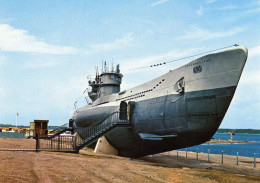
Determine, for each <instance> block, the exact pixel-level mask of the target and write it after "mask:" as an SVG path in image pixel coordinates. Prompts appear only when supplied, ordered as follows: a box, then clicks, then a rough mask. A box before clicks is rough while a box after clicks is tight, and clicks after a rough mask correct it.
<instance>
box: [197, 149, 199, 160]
mask: <svg viewBox="0 0 260 183" xmlns="http://www.w3.org/2000/svg"><path fill="white" fill-rule="evenodd" d="M198 152H199V148H197V160H198V159H199V156H198Z"/></svg>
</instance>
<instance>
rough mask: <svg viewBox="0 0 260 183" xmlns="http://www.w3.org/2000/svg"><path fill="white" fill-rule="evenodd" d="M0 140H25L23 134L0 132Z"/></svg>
mask: <svg viewBox="0 0 260 183" xmlns="http://www.w3.org/2000/svg"><path fill="white" fill-rule="evenodd" d="M0 138H17V139H23V138H25V133H18V132H0Z"/></svg>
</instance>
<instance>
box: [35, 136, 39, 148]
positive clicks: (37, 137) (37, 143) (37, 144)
mask: <svg viewBox="0 0 260 183" xmlns="http://www.w3.org/2000/svg"><path fill="white" fill-rule="evenodd" d="M35 138H36V149H35V150H36V152H39V135H38V134H36V137H35Z"/></svg>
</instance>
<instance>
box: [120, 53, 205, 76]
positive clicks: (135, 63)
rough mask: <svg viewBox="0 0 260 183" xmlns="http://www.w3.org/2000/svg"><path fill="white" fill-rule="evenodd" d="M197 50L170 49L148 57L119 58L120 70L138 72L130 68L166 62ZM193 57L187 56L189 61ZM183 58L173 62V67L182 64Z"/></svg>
mask: <svg viewBox="0 0 260 183" xmlns="http://www.w3.org/2000/svg"><path fill="white" fill-rule="evenodd" d="M198 50H201V49H186V50H185V51H183V50H177V49H175V50H171V51H169V52H167V53H163V54H159V55H154V56H148V57H143V58H134V59H123V60H121V62H122V70H123V71H122V72H124V73H130V72H139V71H140V70H132V69H134V68H140V67H146V66H147V67H148V66H150V65H153V64H158V63H163V62H168V61H171V60H174V59H179V58H183V57H186V56H190V55H192V54H194V53H195V52H198ZM192 59H194V58H189V59H188V60H189V61H191V60H192ZM184 61H185V59H184V60H182V61H180V62H175V63H176V65H175V67H178V66H181V65H183V64H184ZM165 70H169V68H166V69H165Z"/></svg>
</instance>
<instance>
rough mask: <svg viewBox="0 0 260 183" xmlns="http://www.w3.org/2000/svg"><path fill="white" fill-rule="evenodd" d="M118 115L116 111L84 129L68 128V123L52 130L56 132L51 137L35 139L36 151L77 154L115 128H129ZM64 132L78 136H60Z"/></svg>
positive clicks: (129, 125)
mask: <svg viewBox="0 0 260 183" xmlns="http://www.w3.org/2000/svg"><path fill="white" fill-rule="evenodd" d="M119 114H120V112H118V111H117V112H114V113H112V114H110V115H108V116H107V117H106V118H104V119H103V120H100V121H98V122H96V123H94V124H92V125H90V126H88V127H86V128H77V129H72V128H70V127H68V123H66V124H64V125H62V126H60V127H58V128H57V129H54V130H55V131H57V132H56V133H55V134H53V135H41V136H38V137H37V138H36V150H44V151H62V152H63V151H64V152H68V151H70V152H78V151H79V150H80V149H82V148H84V147H86V146H88V145H90V144H92V143H93V142H95V141H97V140H98V139H99V138H100V137H102V136H104V135H106V134H108V133H110V132H111V131H113V130H114V129H115V128H118V127H124V128H130V127H131V123H130V121H129V120H122V119H120V117H119ZM125 116H126V115H125ZM65 131H72V132H77V133H78V135H76V134H74V135H65V136H61V134H62V133H63V132H65Z"/></svg>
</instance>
